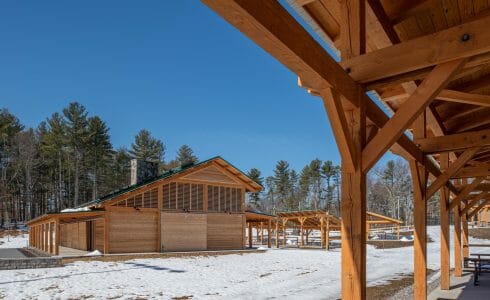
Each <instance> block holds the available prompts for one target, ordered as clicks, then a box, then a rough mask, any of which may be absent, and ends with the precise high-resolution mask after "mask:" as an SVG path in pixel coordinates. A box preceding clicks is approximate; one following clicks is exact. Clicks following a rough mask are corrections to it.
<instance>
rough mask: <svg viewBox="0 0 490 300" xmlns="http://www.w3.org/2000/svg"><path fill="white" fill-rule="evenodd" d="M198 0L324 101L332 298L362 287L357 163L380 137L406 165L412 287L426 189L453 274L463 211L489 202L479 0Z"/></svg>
mask: <svg viewBox="0 0 490 300" xmlns="http://www.w3.org/2000/svg"><path fill="white" fill-rule="evenodd" d="M202 1H203V2H204V3H205V4H206V5H208V6H209V7H210V8H211V9H212V10H214V11H215V12H217V13H218V14H219V15H221V16H222V17H223V18H224V19H226V20H227V21H228V22H229V23H231V24H232V25H233V26H235V27H236V28H237V29H239V30H240V31H241V32H242V33H244V34H245V35H247V36H248V37H249V38H250V39H252V40H253V41H254V42H255V43H257V44H258V45H259V46H260V47H262V48H263V49H264V50H266V51H267V52H269V53H270V54H271V55H272V56H273V57H274V58H276V59H277V60H278V61H280V62H281V63H282V64H284V66H286V67H287V68H288V69H290V70H291V71H292V72H294V73H295V74H296V75H297V76H298V79H299V84H300V85H301V86H302V87H303V88H305V89H307V90H308V92H309V93H310V94H311V95H313V96H317V97H319V98H320V99H321V100H322V101H323V104H324V107H325V109H326V112H327V116H328V119H329V121H330V124H331V127H332V129H333V132H334V135H335V139H336V142H337V146H338V148H339V151H340V154H341V158H342V203H341V206H342V207H341V215H342V222H341V230H342V238H341V239H342V280H341V281H342V289H341V290H342V298H343V299H365V298H366V234H365V232H366V219H367V214H366V173H367V172H368V171H369V170H370V169H371V168H372V167H373V165H374V164H375V163H376V162H377V161H378V160H379V159H380V158H381V157H382V156H383V155H384V154H385V153H386V151H388V150H389V149H391V151H392V152H393V153H396V154H399V155H401V156H402V157H404V158H405V159H407V160H408V161H409V164H410V168H411V172H412V178H413V188H414V191H413V195H414V228H415V229H414V231H415V234H414V238H415V240H414V298H416V299H425V298H426V295H427V271H426V270H427V255H426V245H427V234H426V232H427V230H426V215H427V199H429V198H430V197H431V196H432V195H434V194H435V193H437V192H439V193H440V220H441V261H440V267H441V279H440V284H441V288H442V289H449V287H450V282H449V278H450V276H449V275H450V270H449V261H450V260H449V255H450V252H453V251H454V258H455V266H456V267H455V271H454V274H455V275H456V276H460V275H461V268H462V257H466V256H468V246H467V245H468V244H467V239H468V233H467V220H468V212H469V213H470V214H471V213H476V212H478V211H479V210H481V209H482V208H483V207H484V205H485V204H484V203H488V202H489V200H487V198H488V193H487V192H483V191H478V190H476V188H477V187H478V186H479V185H480V184H488V182H487V181H486V179H487V176H489V175H490V139H489V138H488V136H489V135H490V114H489V112H490V53H489V51H490V30H489V29H488V28H489V27H490V15H489V12H490V10H489V3H488V1H486V0H485V1H481V0H464V1H461V0H397V1H393V0H367V1H364V0H336V1H334V0H287V1H286V2H287V4H285V5H288V6H289V10H288V9H286V8H285V7H283V6H282V5H281V4H280V3H279V2H278V1H275V0H260V1H259V0H202ZM293 12H294V13H295V14H296V15H297V17H299V18H301V19H302V22H301V23H300V22H299V21H297V19H296V18H295V17H294V16H293V15H292V14H291V13H293ZM302 24H306V26H308V27H309V29H311V30H310V31H307V30H305V28H303V26H302ZM313 35H315V36H313ZM327 47H328V48H330V50H331V51H327V50H326V48H327ZM336 56H338V57H336ZM376 102H379V103H381V105H382V106H384V109H383V108H381V107H380V105H378V104H377V103H376ZM385 111H387V112H388V113H389V114H387V113H385ZM451 213H453V215H454V224H455V226H454V230H455V234H454V236H455V243H454V244H455V247H454V249H452V250H450V249H449V219H450V218H449V216H450V214H451ZM462 245H463V246H462ZM462 249H463V251H462Z"/></svg>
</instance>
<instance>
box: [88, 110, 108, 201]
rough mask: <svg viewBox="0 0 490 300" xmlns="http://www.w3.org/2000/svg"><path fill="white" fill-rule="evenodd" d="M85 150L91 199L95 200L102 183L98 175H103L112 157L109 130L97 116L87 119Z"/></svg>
mask: <svg viewBox="0 0 490 300" xmlns="http://www.w3.org/2000/svg"><path fill="white" fill-rule="evenodd" d="M87 150H88V151H87V152H88V160H89V162H90V169H91V173H92V174H91V175H92V176H91V177H92V182H93V188H92V199H97V197H98V195H99V191H98V190H99V185H100V184H101V183H102V178H100V177H101V176H99V175H100V174H104V171H105V170H106V169H107V168H108V166H109V164H110V162H111V155H112V144H111V141H110V136H109V128H107V125H106V124H105V122H104V121H102V119H100V118H99V117H97V116H95V117H91V118H89V119H88V139H87ZM106 192H107V191H106Z"/></svg>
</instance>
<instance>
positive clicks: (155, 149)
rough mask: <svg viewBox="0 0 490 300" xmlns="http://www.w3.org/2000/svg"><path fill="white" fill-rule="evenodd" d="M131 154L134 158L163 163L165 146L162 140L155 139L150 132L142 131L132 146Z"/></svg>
mask: <svg viewBox="0 0 490 300" xmlns="http://www.w3.org/2000/svg"><path fill="white" fill-rule="evenodd" d="M129 154H130V155H131V156H132V157H133V158H137V159H142V160H148V161H152V162H158V163H163V161H164V155H165V146H164V144H163V142H162V141H161V140H159V139H157V138H154V137H153V136H152V135H151V133H150V132H149V131H148V130H146V129H141V130H140V132H138V134H137V135H136V136H135V138H134V142H133V143H132V144H131V150H129Z"/></svg>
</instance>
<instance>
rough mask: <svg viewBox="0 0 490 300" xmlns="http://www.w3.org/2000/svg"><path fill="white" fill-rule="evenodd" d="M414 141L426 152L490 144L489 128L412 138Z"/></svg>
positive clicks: (457, 149) (456, 149) (455, 149)
mask: <svg viewBox="0 0 490 300" xmlns="http://www.w3.org/2000/svg"><path fill="white" fill-rule="evenodd" d="M414 142H415V143H416V144H417V145H418V146H419V147H420V149H421V150H422V151H423V152H425V153H428V154H432V153H440V152H448V151H459V150H464V149H468V148H473V147H483V146H490V129H487V130H481V131H474V132H466V133H456V134H451V135H446V136H440V137H431V138H425V139H414Z"/></svg>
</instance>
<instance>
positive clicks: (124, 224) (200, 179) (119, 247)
mask: <svg viewBox="0 0 490 300" xmlns="http://www.w3.org/2000/svg"><path fill="white" fill-rule="evenodd" d="M261 189H262V187H261V186H260V185H259V184H257V183H256V182H255V181H253V180H252V179H250V178H249V177H248V176H246V175H245V174H244V173H242V172H241V171H240V170H238V169H237V168H236V167H234V166H233V165H232V164H230V163H229V162H227V161H226V160H224V159H222V158H221V157H219V156H218V157H214V158H212V159H209V160H206V161H203V162H200V163H196V164H188V165H185V166H182V167H180V168H177V169H173V170H171V171H168V172H166V173H164V174H162V175H161V176H157V177H155V178H151V179H149V180H146V181H144V182H141V183H138V184H134V185H131V186H129V187H127V188H124V189H121V190H119V191H116V192H114V193H112V194H110V195H107V196H105V197H103V198H100V199H97V200H95V201H93V202H91V203H88V204H87V205H86V206H84V207H80V208H76V209H70V210H68V211H65V212H61V213H55V214H47V215H43V216H40V217H38V218H36V219H33V220H31V221H30V222H29V223H28V225H29V245H30V247H34V248H37V249H38V250H41V251H44V252H47V253H50V254H55V255H59V254H60V247H66V248H71V249H77V250H82V251H94V250H98V251H100V252H101V253H104V254H110V253H143V252H173V251H201V250H231V249H243V248H244V247H245V221H246V220H245V193H246V192H258V191H260V190H261Z"/></svg>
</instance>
